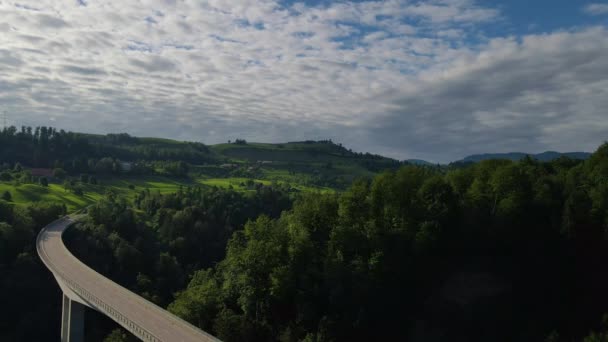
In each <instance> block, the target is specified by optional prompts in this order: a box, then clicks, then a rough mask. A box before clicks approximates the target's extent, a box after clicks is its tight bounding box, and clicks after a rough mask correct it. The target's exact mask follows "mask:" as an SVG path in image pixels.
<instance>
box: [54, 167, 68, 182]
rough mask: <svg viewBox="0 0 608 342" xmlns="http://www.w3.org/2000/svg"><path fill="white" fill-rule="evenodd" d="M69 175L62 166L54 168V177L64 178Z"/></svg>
mask: <svg viewBox="0 0 608 342" xmlns="http://www.w3.org/2000/svg"><path fill="white" fill-rule="evenodd" d="M66 176H67V173H66V172H65V170H64V169H62V168H56V169H54V170H53V177H55V178H57V179H64V178H65V177H66Z"/></svg>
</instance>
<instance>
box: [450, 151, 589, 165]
mask: <svg viewBox="0 0 608 342" xmlns="http://www.w3.org/2000/svg"><path fill="white" fill-rule="evenodd" d="M527 155H529V156H530V157H532V158H533V159H537V160H539V161H551V160H554V159H557V158H559V157H562V156H565V157H568V158H571V159H587V158H589V156H591V153H587V152H566V153H560V152H555V151H546V152H542V153H537V154H533V153H523V152H509V153H484V154H473V155H470V156H468V157H465V158H464V159H462V160H459V161H458V162H474V163H476V162H480V161H482V160H488V159H509V160H521V159H523V158H524V157H525V156H527Z"/></svg>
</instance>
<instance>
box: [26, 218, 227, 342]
mask: <svg viewBox="0 0 608 342" xmlns="http://www.w3.org/2000/svg"><path fill="white" fill-rule="evenodd" d="M76 219H77V217H74V218H72V217H64V218H62V219H59V220H57V221H55V222H53V223H51V224H49V225H48V226H46V227H45V228H44V229H42V231H41V232H40V234H39V235H38V239H37V241H36V248H37V249H38V254H39V255H40V258H41V259H42V261H43V262H44V264H45V265H46V266H47V267H48V268H49V270H50V271H51V272H53V275H54V276H55V278H56V279H57V281H58V282H59V284H60V286H61V288H62V290H63V291H64V294H65V295H66V296H68V297H70V299H71V300H74V301H77V302H80V303H82V304H84V305H86V306H88V307H91V308H93V309H95V310H97V311H99V312H101V313H103V314H105V315H107V316H108V317H110V318H112V319H113V320H114V321H116V322H117V323H118V324H120V325H121V326H123V327H124V328H125V329H127V330H129V331H130V332H132V333H133V334H134V335H135V336H137V337H139V338H140V339H142V340H143V341H153V342H160V341H165V342H194V341H219V340H218V339H216V338H215V337H213V336H211V335H209V334H207V333H205V332H204V331H202V330H200V329H198V328H196V327H194V326H193V325H191V324H189V323H187V322H186V321H184V320H181V319H180V318H178V317H177V316H175V315H173V314H171V313H170V312H168V311H166V310H163V309H162V308H160V307H158V306H156V305H154V304H153V303H151V302H149V301H148V300H146V299H144V298H142V297H140V296H138V295H136V294H135V293H133V292H131V291H129V290H127V289H126V288H124V287H122V286H120V285H118V284H116V283H114V282H112V281H111V280H110V279H108V278H106V277H104V276H102V275H100V274H99V273H97V272H95V271H94V270H93V269H91V268H90V267H88V266H86V265H85V264H83V263H82V262H81V261H80V260H78V259H76V257H74V256H73V255H72V254H71V253H70V252H69V251H68V249H67V248H66V247H65V245H64V244H63V240H62V238H61V236H62V234H63V232H64V231H65V230H66V229H67V228H68V227H69V226H70V225H71V224H72V223H74V222H75V220H76Z"/></svg>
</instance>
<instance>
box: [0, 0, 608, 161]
mask: <svg viewBox="0 0 608 342" xmlns="http://www.w3.org/2000/svg"><path fill="white" fill-rule="evenodd" d="M0 18H2V20H0V111H3V110H4V111H6V114H7V116H8V121H9V124H13V125H16V126H21V125H33V126H38V125H45V126H53V127H58V128H63V129H66V130H73V131H80V132H90V133H118V132H126V133H129V134H131V135H135V136H156V137H164V138H173V139H178V140H191V141H200V142H203V143H207V144H213V143H221V142H226V141H228V140H234V139H236V138H242V139H246V140H248V141H258V142H286V141H297V140H307V139H313V140H320V139H332V140H333V141H334V142H340V143H343V144H344V145H346V146H347V147H349V148H352V149H353V150H355V151H362V152H372V153H378V154H383V155H386V156H390V157H394V158H397V159H408V158H420V159H425V160H429V161H433V162H448V161H452V160H457V159H460V158H462V157H464V156H467V155H470V154H475V153H486V152H511V151H523V152H529V153H536V152H542V151H546V150H557V151H562V152H566V151H594V150H595V149H596V148H597V147H598V146H599V145H600V144H601V143H603V142H604V141H605V140H607V139H608V1H599V0H594V1H585V0H580V1H577V0H551V1H549V0H534V1H529V0H525V1H524V0H509V1H507V0H503V1H495V0H479V1H475V0H420V1H414V0H401V1H399V0H386V1H327V0H314V1H312V0H311V1H303V2H302V1H271V0H259V1H249V0H230V1H225V0H210V1H201V0H196V1H190V0H182V1H180V0H137V1H130V0H125V1H101V0H36V1H31V0H10V1H6V0H0Z"/></svg>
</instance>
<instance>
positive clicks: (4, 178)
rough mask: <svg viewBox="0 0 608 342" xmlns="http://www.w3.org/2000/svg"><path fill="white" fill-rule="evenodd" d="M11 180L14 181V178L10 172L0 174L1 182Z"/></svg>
mask: <svg viewBox="0 0 608 342" xmlns="http://www.w3.org/2000/svg"><path fill="white" fill-rule="evenodd" d="M11 179H13V176H11V174H10V173H8V172H2V173H0V180H2V181H5V182H9V181H10V180H11Z"/></svg>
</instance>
